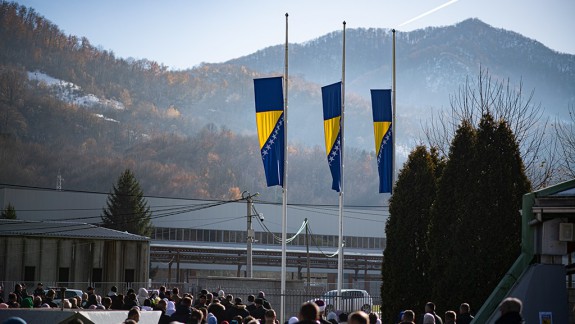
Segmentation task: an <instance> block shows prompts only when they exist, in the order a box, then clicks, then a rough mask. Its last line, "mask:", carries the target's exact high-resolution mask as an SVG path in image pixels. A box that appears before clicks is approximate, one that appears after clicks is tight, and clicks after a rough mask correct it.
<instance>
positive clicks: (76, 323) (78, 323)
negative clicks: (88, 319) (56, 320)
mask: <svg viewBox="0 0 575 324" xmlns="http://www.w3.org/2000/svg"><path fill="white" fill-rule="evenodd" d="M66 324H84V321H82V320H81V319H79V318H73V319H71V320H69V321H68V322H66Z"/></svg>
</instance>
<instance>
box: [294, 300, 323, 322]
mask: <svg viewBox="0 0 575 324" xmlns="http://www.w3.org/2000/svg"><path fill="white" fill-rule="evenodd" d="M298 317H299V320H300V321H304V320H308V321H317V320H318V319H319V308H318V307H317V305H316V304H315V303H312V302H308V303H304V304H303V305H301V308H300V310H299V316H298Z"/></svg>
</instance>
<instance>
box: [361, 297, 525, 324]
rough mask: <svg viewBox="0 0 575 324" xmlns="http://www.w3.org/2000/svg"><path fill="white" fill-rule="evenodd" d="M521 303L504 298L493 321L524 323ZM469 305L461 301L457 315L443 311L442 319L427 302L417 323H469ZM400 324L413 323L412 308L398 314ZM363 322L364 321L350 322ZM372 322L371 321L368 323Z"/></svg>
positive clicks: (515, 299)
mask: <svg viewBox="0 0 575 324" xmlns="http://www.w3.org/2000/svg"><path fill="white" fill-rule="evenodd" d="M522 307H523V304H522V302H521V300H519V299H517V298H513V297H509V298H506V299H504V300H503V301H502V302H501V304H499V312H500V316H499V318H498V319H497V320H496V321H495V323H496V324H522V323H524V321H523V317H522V316H521V309H522ZM470 310H471V309H470V306H469V304H467V303H463V304H461V305H460V306H459V315H458V314H457V313H456V312H455V311H447V312H445V316H444V318H443V319H442V318H441V317H440V316H439V315H437V314H436V313H435V304H434V303H432V302H428V303H427V304H425V312H424V314H423V315H422V316H420V317H419V318H418V320H417V324H469V323H471V322H472V321H473V319H474V317H473V316H472V315H471V312H470ZM399 317H400V322H399V323H400V324H415V323H416V317H415V312H414V311H413V310H410V309H407V310H405V311H403V312H401V314H400V315H399ZM352 324H364V323H352ZM370 324H373V323H370Z"/></svg>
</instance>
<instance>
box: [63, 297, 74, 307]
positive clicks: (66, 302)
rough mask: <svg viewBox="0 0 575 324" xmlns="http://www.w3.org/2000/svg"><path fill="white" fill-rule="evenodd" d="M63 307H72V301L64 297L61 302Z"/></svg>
mask: <svg viewBox="0 0 575 324" xmlns="http://www.w3.org/2000/svg"><path fill="white" fill-rule="evenodd" d="M62 305H63V306H64V308H72V303H70V301H69V300H68V299H64V303H63V304H62Z"/></svg>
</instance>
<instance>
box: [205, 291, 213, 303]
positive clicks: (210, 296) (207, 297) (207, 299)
mask: <svg viewBox="0 0 575 324" xmlns="http://www.w3.org/2000/svg"><path fill="white" fill-rule="evenodd" d="M213 299H214V294H212V293H207V294H206V302H208V303H211V302H212V300H213Z"/></svg>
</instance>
